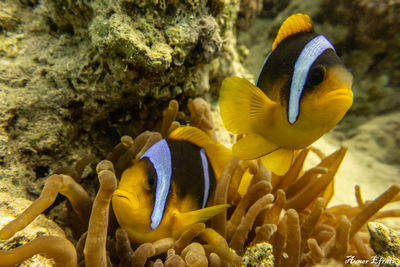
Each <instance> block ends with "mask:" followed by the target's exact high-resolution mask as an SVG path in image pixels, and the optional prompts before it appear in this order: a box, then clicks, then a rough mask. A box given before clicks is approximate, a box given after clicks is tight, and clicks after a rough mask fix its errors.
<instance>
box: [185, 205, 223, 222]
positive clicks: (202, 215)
mask: <svg viewBox="0 0 400 267" xmlns="http://www.w3.org/2000/svg"><path fill="white" fill-rule="evenodd" d="M229 207H230V205H229V204H221V205H215V206H211V207H207V208H204V209H199V210H193V211H189V212H185V213H181V214H179V215H178V216H179V219H180V221H181V223H182V224H183V225H184V227H187V226H190V225H192V224H195V223H199V222H205V221H207V220H209V219H211V218H212V217H214V216H215V215H217V214H219V213H221V212H223V211H225V210H226V209H227V208H229Z"/></svg>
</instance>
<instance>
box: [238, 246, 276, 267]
mask: <svg viewBox="0 0 400 267" xmlns="http://www.w3.org/2000/svg"><path fill="white" fill-rule="evenodd" d="M272 250H273V248H272V245H271V244H269V243H267V242H263V243H259V244H256V245H254V246H251V247H248V248H246V252H245V253H244V256H243V266H246V267H252V266H264V267H273V266H274V255H273V254H272Z"/></svg>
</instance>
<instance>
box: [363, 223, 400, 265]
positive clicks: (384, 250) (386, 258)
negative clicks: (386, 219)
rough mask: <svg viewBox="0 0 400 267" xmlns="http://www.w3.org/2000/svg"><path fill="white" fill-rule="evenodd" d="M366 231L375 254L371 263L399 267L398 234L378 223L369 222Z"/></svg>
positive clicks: (399, 242)
mask: <svg viewBox="0 0 400 267" xmlns="http://www.w3.org/2000/svg"><path fill="white" fill-rule="evenodd" d="M368 231H369V235H370V241H369V243H370V245H371V248H372V249H373V250H374V251H375V253H376V257H374V258H373V259H372V260H373V262H372V263H375V264H376V265H378V266H381V265H382V266H386V267H389V266H399V265H400V233H399V232H398V231H394V230H392V229H390V228H388V227H387V226H385V225H384V224H382V223H378V222H369V223H368Z"/></svg>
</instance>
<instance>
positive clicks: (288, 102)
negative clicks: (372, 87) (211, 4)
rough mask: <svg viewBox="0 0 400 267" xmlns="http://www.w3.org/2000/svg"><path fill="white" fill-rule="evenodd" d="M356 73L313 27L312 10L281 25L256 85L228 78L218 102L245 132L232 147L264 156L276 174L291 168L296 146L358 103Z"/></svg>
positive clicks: (227, 121) (229, 123)
mask: <svg viewBox="0 0 400 267" xmlns="http://www.w3.org/2000/svg"><path fill="white" fill-rule="evenodd" d="M352 80H353V76H352V75H351V73H350V72H349V71H348V70H347V69H346V68H345V66H344V65H343V63H342V62H341V60H340V58H339V57H338V56H337V54H336V52H335V49H334V47H333V46H332V44H331V43H330V42H329V41H328V40H327V39H326V37H324V36H323V35H320V34H317V33H315V32H314V29H313V26H312V24H311V19H310V17H309V16H307V15H304V14H295V15H292V16H290V17H289V18H287V19H286V20H285V22H284V23H283V24H282V25H281V27H280V29H279V32H278V35H277V37H276V39H275V41H274V42H273V44H272V52H271V53H270V54H269V55H268V56H267V58H266V59H265V62H264V65H263V67H262V69H261V71H260V73H259V76H258V79H257V82H256V85H253V84H252V83H250V82H249V81H247V80H245V79H243V78H239V77H229V78H226V79H225V80H224V81H223V83H222V86H221V89H220V96H219V107H220V111H221V117H222V120H223V122H224V125H225V127H226V128H227V129H228V130H229V131H231V132H232V133H235V134H241V135H243V138H242V139H240V140H239V141H238V142H236V143H235V144H234V145H233V147H232V151H233V155H234V156H236V157H238V158H240V159H256V158H261V161H262V162H263V164H264V165H265V166H266V167H267V168H269V169H270V170H271V171H272V172H273V173H275V174H277V175H283V174H285V173H286V172H287V170H288V169H289V167H290V165H291V163H292V161H293V155H294V151H295V150H297V149H302V148H304V147H307V146H309V145H310V144H312V143H313V142H315V141H316V140H317V139H319V138H320V137H321V136H322V135H324V134H325V133H326V132H328V131H329V130H331V129H332V128H333V127H334V126H335V125H336V124H337V123H338V122H339V121H340V120H341V119H342V118H343V116H344V115H345V113H346V112H347V110H348V109H349V108H350V107H351V105H352V103H353V93H352V91H351V86H352Z"/></svg>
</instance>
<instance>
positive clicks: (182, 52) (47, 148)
mask: <svg viewBox="0 0 400 267" xmlns="http://www.w3.org/2000/svg"><path fill="white" fill-rule="evenodd" d="M209 2H210V1H204V0H200V1H129V0H118V1H110V0H102V1H85V0H78V1H70V0H57V1H55V0H43V1H37V0H21V1H13V0H4V1H1V3H0V10H1V11H0V28H1V29H0V31H1V36H0V57H1V59H0V87H1V88H2V90H1V91H0V142H1V145H0V159H1V164H2V166H5V167H7V168H1V169H0V175H1V176H2V177H4V178H5V180H8V181H9V183H8V186H6V187H4V188H3V190H8V191H9V192H10V193H14V192H18V194H19V195H21V196H22V195H23V196H25V197H30V198H34V197H37V196H38V195H39V194H40V191H41V188H40V187H41V184H42V183H43V182H44V178H46V177H47V176H48V175H49V174H50V173H51V171H52V170H54V169H56V168H57V167H59V166H68V165H70V164H71V163H72V162H76V161H77V160H78V159H79V158H80V156H81V155H82V154H83V153H85V152H87V151H90V152H92V153H93V154H94V155H96V157H97V160H100V159H102V158H104V156H105V155H106V154H107V152H109V151H110V150H111V149H112V147H113V144H114V143H115V140H117V139H118V138H119V137H120V136H121V135H125V134H128V135H131V136H137V135H138V134H140V133H141V132H142V131H143V130H145V129H153V128H154V127H155V125H157V123H158V122H159V121H160V119H161V117H162V111H163V109H164V107H165V106H166V105H167V104H168V102H169V100H171V99H177V101H178V102H179V103H186V101H187V100H188V98H190V97H195V96H199V95H205V94H209V95H212V96H215V95H216V91H217V88H218V86H219V84H220V82H221V81H222V79H223V78H225V77H226V76H228V75H241V76H242V75H244V76H246V75H247V72H246V70H245V69H244V68H243V67H242V65H241V63H240V61H239V57H238V53H237V51H236V37H235V25H236V19H237V12H238V7H239V2H238V1H213V2H214V3H213V4H211V3H209ZM217 2H218V3H217ZM50 129H51V130H50ZM95 140H96V141H95ZM26 177H28V179H25V178H26ZM25 180H28V181H27V182H25ZM11 181H14V182H13V183H11ZM13 185H15V186H13ZM16 187H17V188H16ZM93 187H94V186H93ZM25 189H27V190H25ZM51 216H52V217H56V216H58V215H54V214H51Z"/></svg>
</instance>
